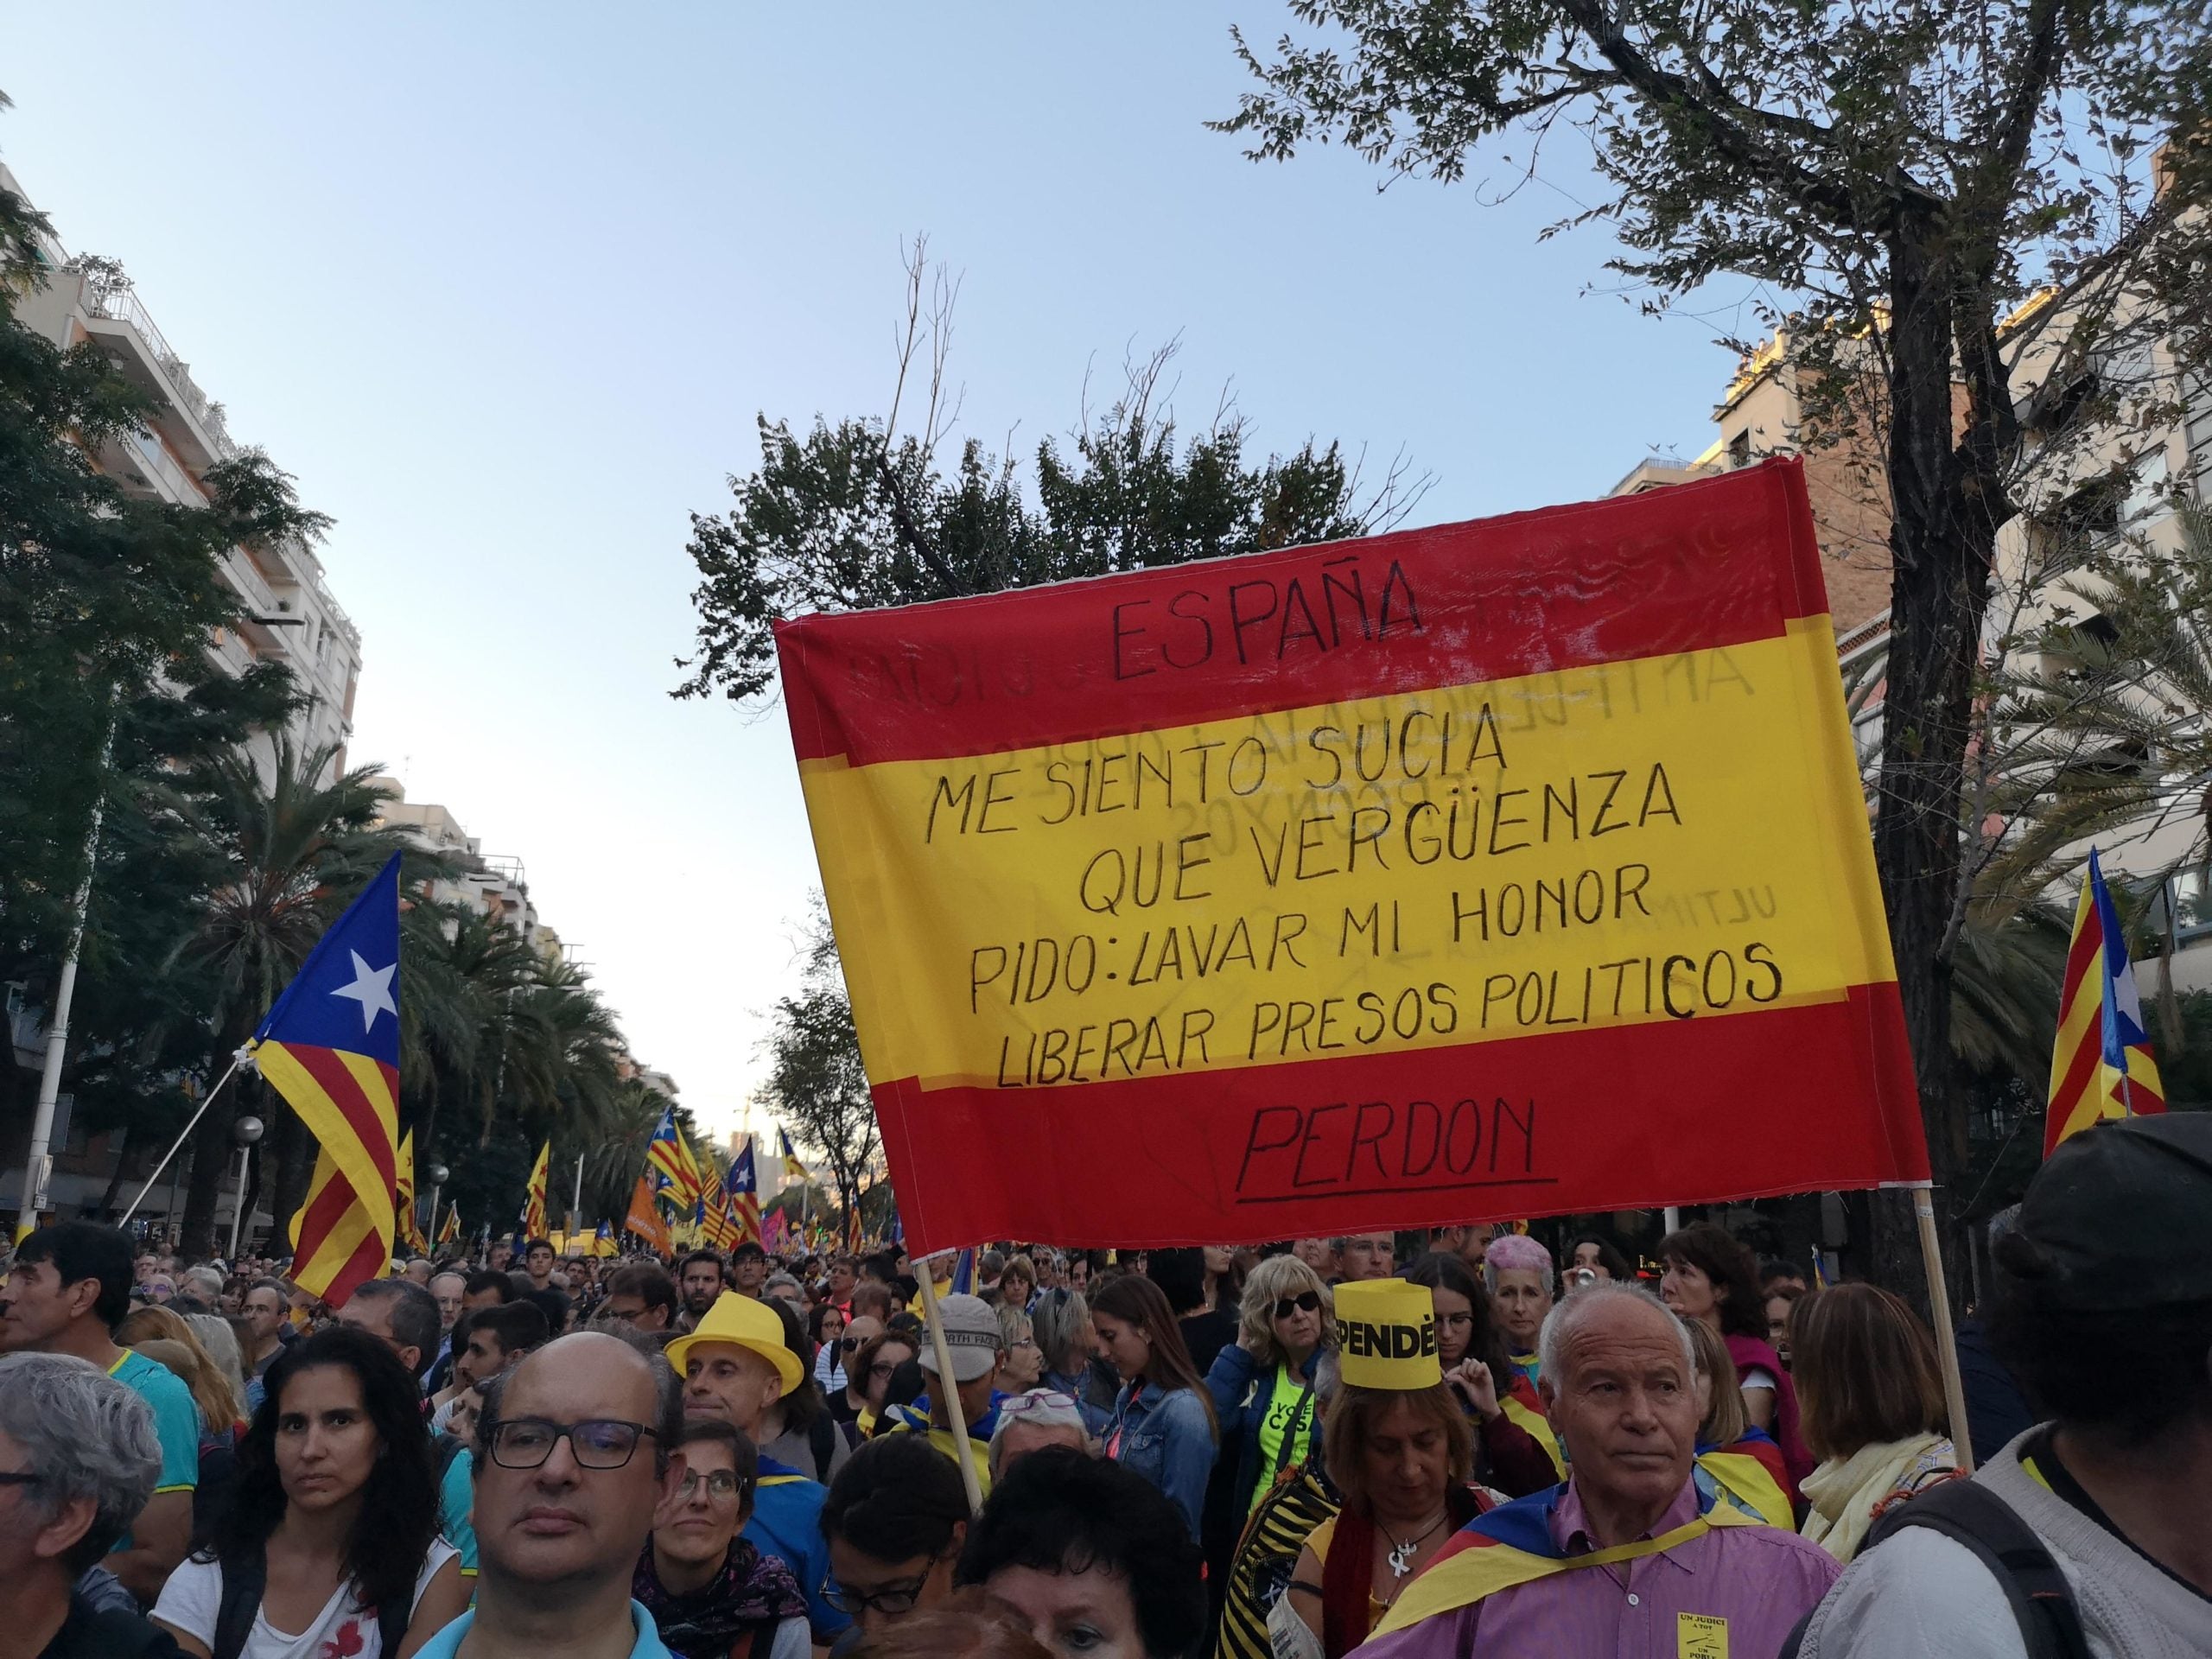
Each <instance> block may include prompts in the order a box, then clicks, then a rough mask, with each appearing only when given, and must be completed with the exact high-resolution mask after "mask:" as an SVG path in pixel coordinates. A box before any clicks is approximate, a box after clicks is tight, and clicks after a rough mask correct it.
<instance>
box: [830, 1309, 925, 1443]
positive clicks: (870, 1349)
mask: <svg viewBox="0 0 2212 1659" xmlns="http://www.w3.org/2000/svg"><path fill="white" fill-rule="evenodd" d="M921 1351H922V1350H921V1344H920V1343H919V1342H918V1340H917V1339H916V1338H912V1337H908V1336H902V1335H900V1334H899V1332H895V1331H886V1332H879V1333H878V1334H877V1335H875V1336H874V1337H871V1338H868V1341H866V1342H865V1343H863V1344H861V1346H860V1347H859V1348H857V1349H856V1350H855V1351H854V1353H853V1357H852V1361H851V1370H852V1371H856V1372H858V1374H859V1375H858V1376H857V1378H856V1379H853V1380H849V1382H848V1383H847V1385H846V1386H847V1389H848V1390H849V1389H852V1388H855V1387H859V1388H861V1389H862V1395H861V1407H860V1409H859V1411H858V1412H856V1413H855V1415H854V1419H853V1427H855V1429H856V1430H857V1431H858V1432H859V1438H860V1439H861V1440H867V1439H868V1438H869V1437H870V1436H871V1435H873V1434H874V1433H875V1432H876V1429H877V1427H878V1426H879V1425H880V1422H881V1421H882V1417H883V1414H884V1411H885V1410H886V1408H887V1405H888V1402H889V1391H890V1388H891V1379H892V1378H893V1376H896V1375H897V1374H898V1372H899V1367H901V1366H903V1365H913V1364H914V1361H915V1358H916V1357H917V1356H918V1355H919V1354H920V1353H921ZM920 1369H921V1368H920V1367H919V1366H915V1370H917V1371H918V1370H920Z"/></svg>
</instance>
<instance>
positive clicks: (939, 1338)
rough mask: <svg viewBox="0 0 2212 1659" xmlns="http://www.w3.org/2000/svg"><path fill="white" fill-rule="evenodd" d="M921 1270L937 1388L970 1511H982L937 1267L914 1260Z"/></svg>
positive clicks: (980, 1486) (973, 1450) (980, 1488)
mask: <svg viewBox="0 0 2212 1659" xmlns="http://www.w3.org/2000/svg"><path fill="white" fill-rule="evenodd" d="M914 1265H915V1266H916V1267H918V1268H920V1269H921V1270H922V1271H921V1274H920V1275H919V1277H920V1279H921V1281H922V1319H923V1322H924V1323H925V1324H926V1325H928V1326H929V1331H930V1351H931V1352H932V1353H934V1354H935V1355H936V1356H937V1384H938V1387H937V1391H938V1393H939V1394H942V1395H944V1416H945V1421H946V1422H947V1423H949V1424H950V1426H951V1428H952V1448H953V1449H952V1460H953V1461H954V1462H955V1463H957V1464H958V1465H960V1484H962V1485H963V1486H964V1487H966V1488H967V1489H968V1512H969V1514H970V1515H981V1514H982V1512H983V1484H982V1481H980V1480H978V1479H977V1478H976V1445H975V1442H974V1441H972V1440H969V1438H968V1423H967V1420H966V1419H965V1418H964V1417H963V1415H962V1414H961V1410H960V1387H959V1382H958V1379H957V1378H956V1377H955V1376H953V1374H952V1350H951V1349H950V1347H948V1346H946V1344H945V1340H944V1319H943V1317H942V1316H941V1315H940V1314H939V1313H938V1306H937V1268H936V1266H935V1264H934V1262H931V1261H927V1260H925V1261H920V1262H916V1263H914Z"/></svg>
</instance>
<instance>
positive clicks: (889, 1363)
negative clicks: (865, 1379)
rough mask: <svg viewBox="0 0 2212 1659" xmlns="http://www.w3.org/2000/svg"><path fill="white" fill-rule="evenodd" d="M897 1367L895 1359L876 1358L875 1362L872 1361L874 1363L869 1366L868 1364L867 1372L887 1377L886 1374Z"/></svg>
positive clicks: (888, 1374)
mask: <svg viewBox="0 0 2212 1659" xmlns="http://www.w3.org/2000/svg"><path fill="white" fill-rule="evenodd" d="M898 1369H899V1366H898V1364H897V1363H896V1362H895V1361H893V1360H888V1359H879V1360H877V1361H876V1362H875V1363H874V1364H873V1365H871V1366H869V1367H868V1375H869V1376H885V1377H887V1376H890V1375H891V1373H892V1372H893V1371H895V1370H898Z"/></svg>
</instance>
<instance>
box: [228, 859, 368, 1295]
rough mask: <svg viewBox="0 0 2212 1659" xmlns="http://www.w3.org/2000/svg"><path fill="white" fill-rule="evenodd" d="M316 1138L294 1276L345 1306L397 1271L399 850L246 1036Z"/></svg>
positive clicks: (298, 1220) (258, 1062) (259, 1064)
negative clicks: (362, 1288)
mask: <svg viewBox="0 0 2212 1659" xmlns="http://www.w3.org/2000/svg"><path fill="white" fill-rule="evenodd" d="M246 1052H247V1053H248V1055H249V1057H250V1058H251V1059H252V1061H253V1064H254V1065H255V1067H256V1068H257V1070H258V1071H260V1073H261V1075H262V1076H263V1077H265V1078H266V1079H267V1080H268V1082H269V1086H270V1088H272V1089H274V1090H276V1091H277V1093H278V1094H279V1095H281V1096H283V1097H284V1100H285V1102H286V1103H288V1104H289V1106H290V1107H291V1109H293V1110H294V1111H296V1112H297V1113H298V1114H299V1115H300V1121H301V1122H302V1123H303V1124H305V1125H306V1126H307V1129H308V1134H310V1135H313V1136H314V1137H315V1147H316V1150H315V1172H314V1173H313V1174H312V1175H311V1176H310V1177H309V1178H308V1193H307V1198H306V1200H305V1201H304V1202H303V1203H302V1205H301V1206H300V1209H299V1213H298V1214H297V1215H296V1216H294V1217H292V1222H291V1232H292V1236H293V1239H294V1248H293V1271H292V1280H293V1282H294V1283H296V1284H297V1285H298V1286H299V1287H300V1288H301V1289H302V1290H304V1291H306V1292H308V1294H310V1295H313V1296H315V1297H318V1298H320V1299H321V1300H324V1301H326V1302H329V1303H332V1304H334V1305H335V1304H338V1303H341V1302H343V1301H344V1300H346V1297H348V1296H349V1295H351V1294H353V1287H354V1286H356V1285H358V1284H359V1283H360V1282H361V1281H363V1280H364V1279H369V1278H374V1277H376V1276H378V1275H379V1274H384V1273H385V1272H386V1271H388V1270H389V1268H390V1267H391V1249H392V1242H393V1236H394V1231H395V1226H394V1224H395V1211H396V1206H395V1205H394V1203H393V1196H394V1193H395V1192H396V1191H397V1178H398V1170H397V1164H398V1160H399V1147H398V1140H399V1133H398V1131H399V1122H398V1119H399V855H398V854H397V853H394V854H393V855H391V858H390V860H388V861H386V862H385V867H384V868H383V869H381V870H379V871H378V872H377V874H376V876H375V878H374V879H373V880H371V881H370V883H369V884H368V886H367V887H364V888H363V889H362V890H361V893H360V896H359V898H357V899H354V900H353V903H352V904H351V905H349V906H346V913H345V914H344V915H342V916H340V918H338V919H337V921H335V922H334V923H333V924H332V925H331V927H330V929H329V931H327V932H326V933H325V934H324V935H323V936H322V938H321V940H320V941H318V942H317V944H316V945H315V949H314V950H313V951H311V952H309V953H308V959H307V961H306V962H305V963H302V964H301V967H300V971H299V972H298V973H297V974H296V975H295V976H293V979H292V982H291V983H290V984H289V985H288V986H286V987H285V988H284V992H283V995H281V996H279V997H278V998H277V1002H276V1006H275V1007H271V1008H270V1010H269V1015H268V1017H267V1018H266V1019H264V1020H263V1021H262V1022H261V1026H260V1028H259V1029H258V1030H257V1031H256V1032H255V1033H253V1037H252V1039H251V1041H250V1042H248V1043H247V1045H246Z"/></svg>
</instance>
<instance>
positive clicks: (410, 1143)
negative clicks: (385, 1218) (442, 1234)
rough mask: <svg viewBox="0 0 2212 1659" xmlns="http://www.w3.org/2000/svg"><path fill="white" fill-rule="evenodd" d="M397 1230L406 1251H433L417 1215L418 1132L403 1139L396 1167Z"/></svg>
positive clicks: (394, 1212)
mask: <svg viewBox="0 0 2212 1659" xmlns="http://www.w3.org/2000/svg"><path fill="white" fill-rule="evenodd" d="M392 1220H393V1230H394V1231H395V1232H396V1233H397V1237H398V1242H399V1244H400V1246H401V1248H402V1249H410V1250H412V1251H414V1252H415V1254H416V1255H423V1253H424V1252H425V1251H427V1250H428V1249H429V1243H427V1242H426V1241H425V1240H424V1238H423V1225H422V1223H421V1221H420V1220H418V1219H417V1218H416V1214H415V1131H414V1130H412V1129H410V1130H408V1131H407V1133H406V1134H404V1135H401V1136H400V1137H399V1159H398V1162H397V1164H396V1165H395V1166H394V1179H393V1192H392Z"/></svg>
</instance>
